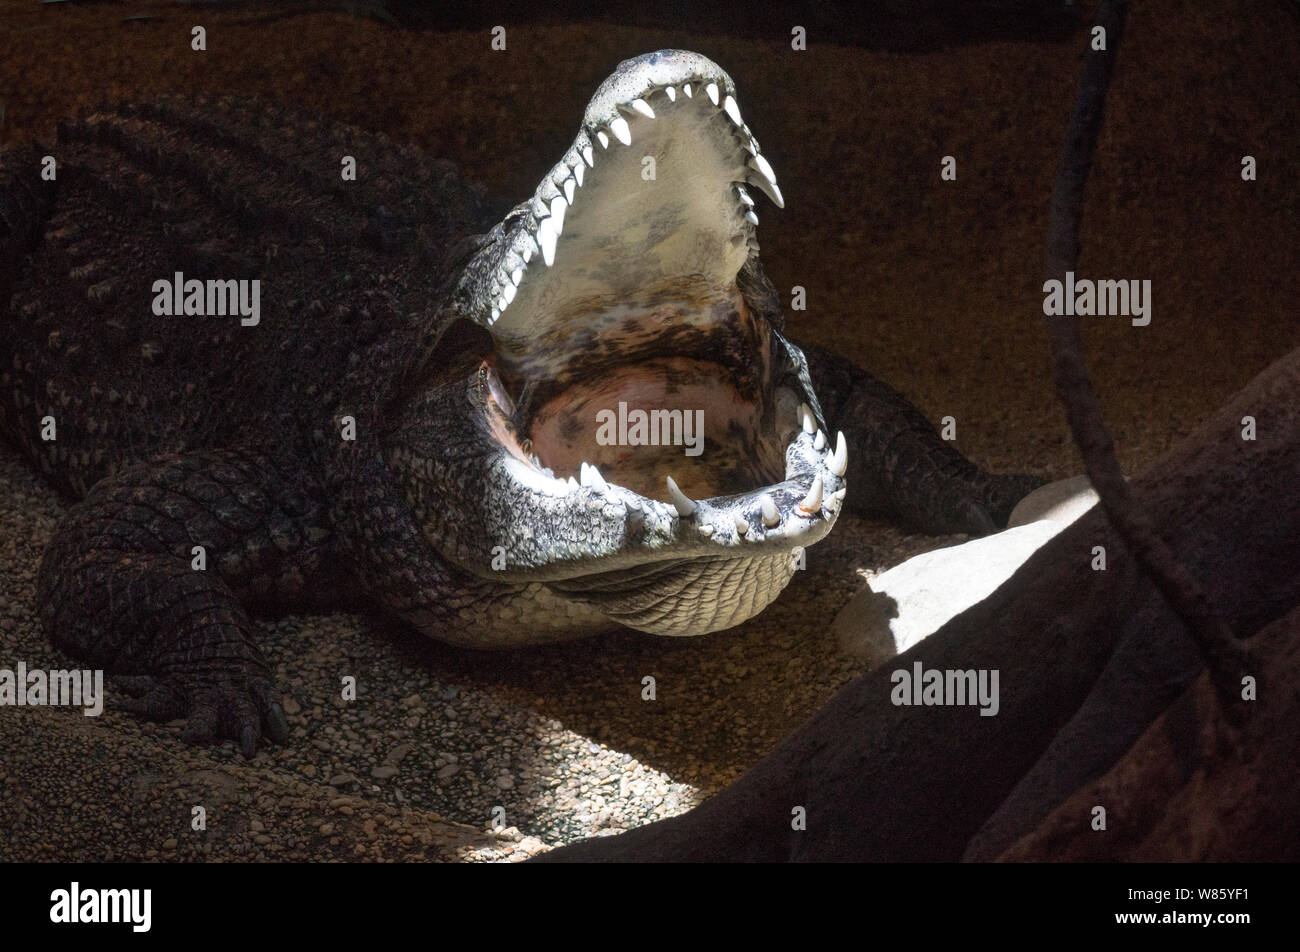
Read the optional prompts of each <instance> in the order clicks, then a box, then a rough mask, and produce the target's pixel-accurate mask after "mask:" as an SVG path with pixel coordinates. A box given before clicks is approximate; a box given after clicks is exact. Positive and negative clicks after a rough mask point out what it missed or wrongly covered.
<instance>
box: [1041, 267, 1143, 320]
mask: <svg viewBox="0 0 1300 952" xmlns="http://www.w3.org/2000/svg"><path fill="white" fill-rule="evenodd" d="M1043 294H1044V295H1045V296H1044V297H1043V313H1044V314H1046V315H1047V316H1048V317H1062V316H1068V317H1073V316H1078V317H1092V316H1094V315H1095V316H1097V317H1107V316H1111V315H1120V316H1123V317H1131V318H1132V320H1131V321H1130V322H1129V323H1131V324H1132V325H1133V326H1134V327H1146V326H1147V325H1148V324H1150V323H1151V280H1150V279H1149V278H1148V279H1146V280H1144V281H1137V280H1133V281H1106V280H1103V281H1092V280H1090V279H1088V278H1082V279H1080V280H1078V281H1076V280H1075V278H1074V272H1073V271H1067V272H1065V281H1063V282H1062V281H1058V280H1056V279H1055V278H1052V279H1051V280H1050V281H1045V282H1043Z"/></svg>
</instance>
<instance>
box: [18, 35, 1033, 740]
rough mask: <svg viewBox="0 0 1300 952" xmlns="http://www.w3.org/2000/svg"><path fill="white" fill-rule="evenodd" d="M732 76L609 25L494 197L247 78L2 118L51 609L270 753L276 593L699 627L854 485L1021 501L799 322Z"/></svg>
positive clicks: (945, 511) (732, 618)
mask: <svg viewBox="0 0 1300 952" xmlns="http://www.w3.org/2000/svg"><path fill="white" fill-rule="evenodd" d="M738 103H739V100H738V98H737V92H736V87H735V85H734V83H733V82H732V80H731V77H730V76H728V75H727V73H726V72H724V71H723V70H722V69H721V68H720V67H719V66H717V65H716V64H714V63H713V62H711V61H710V60H708V59H706V58H704V57H703V56H700V55H698V54H695V53H690V52H685V51H677V50H664V51H660V52H657V53H650V54H646V55H644V56H640V57H637V58H635V59H631V60H627V61H625V62H623V63H622V64H620V65H619V66H618V68H617V69H616V70H615V71H614V72H613V74H612V75H610V76H609V78H608V79H606V80H605V81H604V83H603V84H602V85H601V86H600V87H599V89H598V90H597V91H596V93H595V95H594V97H593V98H592V99H591V100H590V103H589V105H588V106H587V108H586V112H585V115H584V117H583V119H582V123H581V128H580V131H579V132H578V134H577V136H576V138H575V139H574V140H573V143H572V145H571V146H570V147H569V148H568V150H567V151H566V152H565V153H564V155H563V156H562V157H561V158H560V160H559V162H557V163H556V164H555V166H554V167H553V169H552V170H551V171H550V172H549V173H548V174H547V175H546V176H545V177H544V178H543V179H542V181H541V183H540V185H539V186H538V187H537V188H536V190H535V191H534V193H533V194H532V195H531V196H529V197H528V198H527V199H526V200H525V201H523V202H522V203H519V204H517V205H515V206H514V207H512V208H510V209H509V211H507V212H506V213H505V214H504V216H501V215H500V214H499V212H498V213H496V214H494V212H493V209H492V208H491V204H492V203H491V202H489V201H488V200H487V199H486V198H485V195H486V193H485V191H484V190H483V189H482V188H481V187H478V186H474V185H471V184H468V183H467V182H466V181H465V180H464V179H463V178H462V177H461V174H460V172H459V171H458V170H457V168H456V166H454V165H453V164H451V163H450V162H446V161H442V160H437V159H434V158H431V157H430V156H429V155H428V154H426V152H424V151H422V150H421V149H418V148H415V147H412V146H409V145H400V144H396V143H394V142H392V141H390V140H389V139H388V138H387V137H386V136H384V135H382V134H372V133H368V132H365V131H362V130H359V129H357V128H354V127H350V126H346V125H342V124H338V123H333V122H330V121H326V120H323V119H321V118H318V117H315V116H312V115H308V114H304V113H300V112H296V111H294V110H292V109H290V108H287V107H285V106H283V105H280V104H276V103H272V102H268V101H264V100H260V99H256V98H250V99H241V98H233V97H224V96H223V97H205V96H197V97H171V96H164V97H160V98H156V99H153V100H149V101H146V102H136V103H128V104H124V105H115V106H105V107H101V108H97V109H94V110H90V111H85V110H83V112H82V113H81V115H80V116H79V117H78V118H76V119H71V120H66V121H63V122H61V123H60V124H59V127H58V131H57V142H56V144H55V145H53V146H52V147H48V148H39V147H37V146H36V145H33V144H28V145H24V146H19V147H9V148H8V149H7V150H6V151H5V152H3V153H0V302H4V303H5V306H4V310H3V311H0V326H2V327H3V333H2V334H0V431H2V432H3V433H4V434H5V435H6V437H7V438H8V439H9V440H10V441H12V442H13V443H14V444H15V445H16V446H17V447H18V448H19V449H20V451H21V452H22V453H23V454H24V455H25V456H26V457H28V458H29V460H30V462H31V463H32V465H33V466H34V467H35V468H37V469H38V470H39V472H40V473H41V474H43V476H44V477H45V478H46V479H47V481H48V482H50V483H51V484H52V485H53V486H54V487H56V488H57V489H58V490H59V491H60V492H61V493H63V494H64V495H66V496H67V497H68V499H69V503H70V504H69V508H68V509H67V511H66V514H65V515H64V516H63V517H62V519H61V520H60V521H59V523H58V524H57V526H56V527H55V529H54V532H53V535H52V538H51V540H50V542H49V544H48V546H47V548H46V551H45V553H44V555H43V558H42V561H41V565H40V567H39V571H38V582H37V604H38V613H39V618H40V622H41V624H42V626H43V628H44V630H45V631H46V632H47V633H48V636H49V637H50V638H51V639H52V641H53V642H54V643H55V644H56V645H57V646H59V647H60V648H61V649H63V650H64V651H66V652H67V653H69V654H71V655H73V656H75V657H77V658H79V659H82V660H84V661H85V662H87V663H90V664H92V665H95V666H97V667H101V668H103V669H105V670H107V671H109V672H110V673H112V674H114V675H115V680H114V682H113V683H114V684H115V685H117V688H118V691H117V693H118V695H119V704H120V706H121V707H124V708H125V709H127V710H130V711H133V712H135V713H137V714H138V715H141V716H143V717H146V718H151V719H155V720H173V719H182V720H184V722H185V725H184V728H183V731H182V736H183V738H184V739H185V740H187V741H189V742H191V743H214V742H220V741H223V740H227V739H229V740H234V741H235V742H236V743H237V745H238V746H239V747H240V748H241V749H242V751H243V753H244V754H245V755H248V756H251V755H252V754H253V752H254V751H255V749H256V748H257V746H258V745H259V744H262V743H266V742H268V741H269V742H283V740H284V739H285V738H286V736H287V727H286V721H285V715H284V712H283V710H282V708H281V706H280V699H281V695H280V694H279V692H278V691H277V689H276V686H275V684H274V683H273V680H272V678H271V676H270V675H269V673H268V670H267V667H266V665H265V663H264V661H263V658H262V656H261V654H260V652H259V650H258V648H257V645H256V629H255V622H254V619H255V618H256V617H258V616H259V615H263V614H266V613H276V612H281V613H282V612H287V611H326V610H340V609H342V610H359V609H364V610H370V611H373V610H376V609H378V610H380V611H382V612H385V613H388V614H390V615H392V616H395V617H397V618H399V619H402V620H404V621H405V622H407V623H409V624H411V625H413V626H414V627H415V628H416V629H418V630H419V631H420V632H423V633H425V634H427V635H429V636H431V637H433V638H437V639H441V640H443V641H446V642H450V643H453V644H456V645H462V646H469V647H479V648H484V647H497V648H504V647H510V646H515V645H522V644H532V643H543V642H549V641H557V640H560V639H568V638H574V637H578V636H582V635H590V634H593V633H596V632H600V631H608V630H610V629H611V628H615V627H617V626H626V627H630V628H633V629H638V630H641V631H644V632H650V633H653V634H657V635H664V636H682V635H700V634H704V633H707V632H712V631H717V630H719V629H723V628H728V627H731V626H734V625H737V624H739V623H741V622H742V621H744V620H745V619H747V618H749V617H751V616H753V615H755V614H756V613H757V612H759V611H761V610H762V609H763V608H764V607H766V606H767V605H768V604H769V603H770V602H771V601H772V600H773V599H775V598H776V597H777V595H778V594H779V593H780V592H781V591H782V589H783V588H784V587H785V586H786V584H787V583H788V582H789V581H790V579H791V577H792V576H793V574H794V572H795V571H796V569H797V562H798V559H797V554H798V552H799V550H801V549H802V548H803V547H806V546H809V545H812V544H814V543H816V542H817V541H819V540H820V539H822V538H824V537H825V536H826V534H827V533H828V532H830V531H831V528H832V527H833V526H834V524H835V522H836V519H837V518H838V516H839V514H840V512H841V511H842V510H843V509H844V508H846V507H847V508H849V509H851V510H853V511H854V512H857V513H865V514H890V515H892V516H893V517H896V518H898V519H900V520H901V521H903V522H905V523H907V524H910V525H912V526H915V527H916V528H919V529H921V530H923V531H926V532H931V533H948V532H968V533H976V534H984V533H988V532H991V531H994V530H995V529H996V528H998V527H999V526H1000V525H1002V524H1004V523H1005V521H1006V518H1007V516H1008V514H1009V512H1010V510H1011V508H1012V506H1013V505H1014V504H1015V502H1016V501H1018V500H1019V499H1020V498H1021V497H1022V496H1023V495H1025V494H1026V493H1027V492H1028V491H1029V490H1030V489H1032V488H1034V487H1036V486H1037V485H1038V484H1039V483H1040V482H1041V481H1040V480H1038V479H1036V478H1034V477H1029V476H1015V475H1008V476H995V475H991V474H989V473H987V472H985V471H983V470H981V469H979V468H978V467H976V466H975V465H974V464H972V463H971V462H969V461H968V460H966V459H965V458H964V457H962V456H961V455H960V454H959V453H958V452H957V451H956V450H955V449H954V448H953V447H952V446H951V445H950V444H948V443H946V442H945V441H943V440H941V439H940V438H939V437H938V435H937V434H936V433H935V432H934V429H933V427H932V426H931V425H930V424H929V422H928V421H927V420H926V419H925V418H924V416H923V415H922V414H921V413H920V412H919V411H918V410H916V409H915V408H914V407H912V406H911V405H910V404H909V403H908V402H907V401H906V400H905V399H904V398H903V397H902V396H901V395H899V394H898V393H897V392H896V391H894V390H893V389H891V388H890V387H888V386H887V385H885V384H883V383H881V382H880V381H878V380H876V379H875V378H873V377H871V376H870V375H869V374H868V373H867V372H866V371H864V370H862V369H860V368H859V367H857V366H855V365H854V364H852V363H850V362H848V361H847V360H845V359H844V358H842V357H840V356H838V355H836V354H833V353H830V352H828V351H825V350H821V349H818V348H812V347H808V348H801V347H799V346H797V345H796V344H794V343H793V342H792V341H791V340H790V339H789V337H788V336H787V334H786V327H785V321H784V318H783V308H782V300H781V298H780V296H779V295H778V293H777V292H776V290H775V288H774V287H773V285H772V283H771V282H770V281H769V280H768V278H767V277H766V275H765V274H764V271H763V268H762V265H761V264H760V261H759V246H758V241H757V224H758V203H757V202H756V198H757V197H762V198H764V199H765V200H766V201H770V202H771V203H772V204H773V205H775V206H776V207H778V208H780V207H783V206H784V197H783V195H782V193H781V190H780V188H779V187H778V185H777V182H776V174H775V172H774V171H773V169H772V167H771V165H770V163H769V162H768V160H767V158H766V157H765V156H764V154H763V153H762V151H761V150H760V148H759V145H758V142H757V140H756V139H755V137H754V135H753V133H752V132H751V131H750V128H749V126H748V125H747V124H746V123H745V122H744V120H743V119H742V116H741V112H740V108H739V104H738ZM651 163H653V166H654V174H653V175H647V174H645V173H646V169H647V168H649V167H650V165H651ZM349 169H350V170H351V174H349ZM250 300H251V303H252V304H254V305H255V306H253V307H249V306H248V305H249V304H250ZM813 380H818V381H819V383H820V385H821V390H820V394H819V392H818V391H816V390H814V387H813ZM819 397H820V398H819ZM602 415H603V419H604V422H603V423H601V424H600V425H598V421H600V420H602ZM615 416H617V420H615ZM647 421H648V422H647ZM695 421H698V425H697V426H694V427H693V426H692V423H694V422H695ZM831 433H835V434H836V435H835V436H834V437H831V436H830V434H831ZM692 438H693V440H694V442H693V444H692V443H691V442H690V440H691V439H692ZM850 444H852V445H853V446H854V451H853V454H852V458H850V454H849V451H848V447H849V445H850ZM692 447H693V448H692ZM850 484H854V485H855V489H854V493H853V494H852V495H849V494H848V486H849V485H850Z"/></svg>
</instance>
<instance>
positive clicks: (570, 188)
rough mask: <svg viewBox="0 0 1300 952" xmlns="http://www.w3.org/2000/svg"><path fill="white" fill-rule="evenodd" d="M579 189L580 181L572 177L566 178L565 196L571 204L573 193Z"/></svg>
mask: <svg viewBox="0 0 1300 952" xmlns="http://www.w3.org/2000/svg"><path fill="white" fill-rule="evenodd" d="M577 190H578V183H577V182H575V181H574V180H573V179H571V178H566V179H565V180H564V197H565V199H566V200H567V201H568V203H569V204H570V205H572V204H573V193H574V192H576V191H577Z"/></svg>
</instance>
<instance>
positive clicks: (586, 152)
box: [582, 145, 596, 169]
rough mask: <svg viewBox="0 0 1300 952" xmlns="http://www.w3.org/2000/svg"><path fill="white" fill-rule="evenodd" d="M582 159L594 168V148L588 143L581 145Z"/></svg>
mask: <svg viewBox="0 0 1300 952" xmlns="http://www.w3.org/2000/svg"><path fill="white" fill-rule="evenodd" d="M582 161H584V162H586V163H587V164H588V165H589V166H591V167H592V168H593V169H594V168H595V167H596V150H595V149H593V148H592V147H591V146H589V145H586V146H583V147H582Z"/></svg>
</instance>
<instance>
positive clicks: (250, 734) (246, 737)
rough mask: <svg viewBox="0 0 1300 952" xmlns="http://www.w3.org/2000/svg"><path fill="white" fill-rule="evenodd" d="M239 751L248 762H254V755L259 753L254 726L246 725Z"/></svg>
mask: <svg viewBox="0 0 1300 952" xmlns="http://www.w3.org/2000/svg"><path fill="white" fill-rule="evenodd" d="M239 749H240V751H241V752H242V753H243V755H244V757H246V758H247V759H248V760H252V759H253V755H254V754H256V753H257V731H255V730H254V729H253V725H252V724H245V725H244V729H243V730H242V731H241V732H240V734H239Z"/></svg>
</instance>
